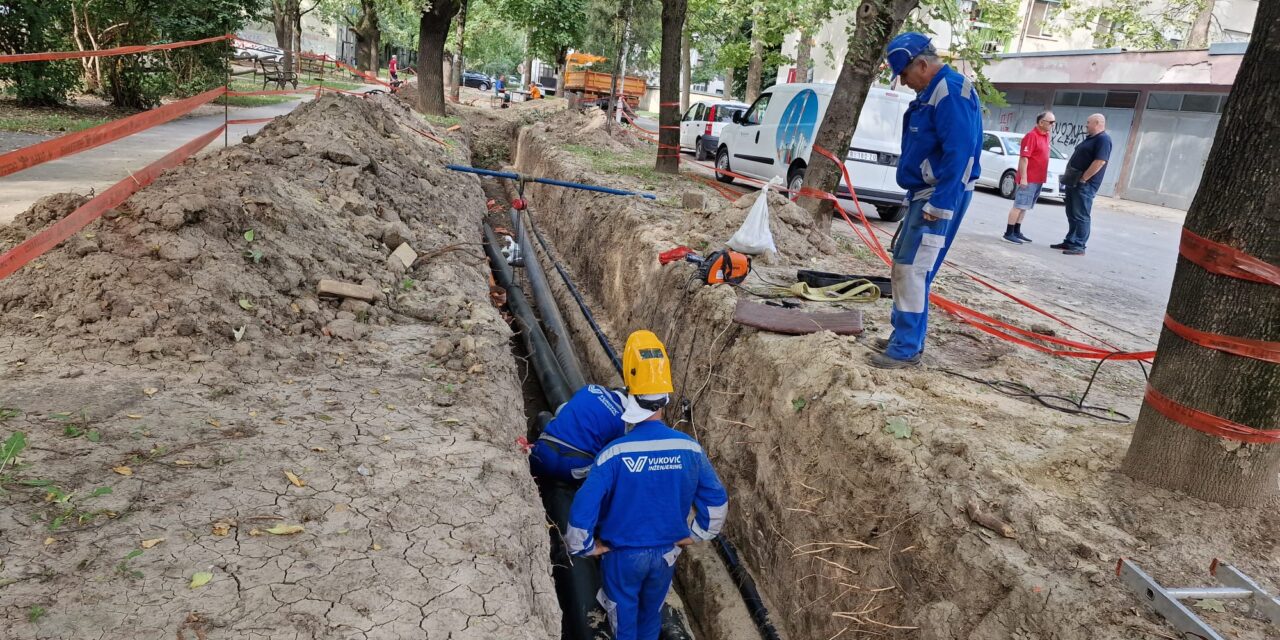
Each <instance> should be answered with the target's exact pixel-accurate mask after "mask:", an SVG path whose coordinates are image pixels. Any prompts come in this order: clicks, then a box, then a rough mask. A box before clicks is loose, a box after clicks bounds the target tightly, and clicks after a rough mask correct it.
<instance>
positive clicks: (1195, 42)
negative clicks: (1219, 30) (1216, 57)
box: [1187, 0, 1257, 49]
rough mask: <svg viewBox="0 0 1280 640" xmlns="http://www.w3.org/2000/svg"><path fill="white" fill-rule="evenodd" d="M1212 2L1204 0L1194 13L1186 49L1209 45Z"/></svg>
mask: <svg viewBox="0 0 1280 640" xmlns="http://www.w3.org/2000/svg"><path fill="white" fill-rule="evenodd" d="M1213 2H1214V0H1205V2H1204V6H1203V7H1201V8H1200V13H1198V14H1196V21H1195V22H1194V23H1193V24H1192V25H1191V34H1190V35H1188V36H1187V48H1188V49H1206V48H1208V47H1209V23H1211V22H1213ZM1254 24H1257V23H1256V22H1255V23H1254Z"/></svg>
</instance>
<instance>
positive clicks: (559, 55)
mask: <svg viewBox="0 0 1280 640" xmlns="http://www.w3.org/2000/svg"><path fill="white" fill-rule="evenodd" d="M568 70H569V48H568V47H561V48H560V51H558V52H556V97H559V98H566V99H567V98H568V97H569V94H568V93H566V92H565V90H564V75H565V73H567V72H568Z"/></svg>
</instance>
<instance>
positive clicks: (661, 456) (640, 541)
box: [565, 331, 729, 640]
mask: <svg viewBox="0 0 1280 640" xmlns="http://www.w3.org/2000/svg"><path fill="white" fill-rule="evenodd" d="M622 369H623V378H624V379H625V381H626V383H627V388H628V389H630V390H631V391H632V395H630V396H628V397H627V404H626V410H625V411H624V412H623V415H622V419H623V421H624V422H626V424H627V432H626V435H624V436H622V437H621V438H618V439H617V440H614V441H613V442H612V443H610V444H609V446H607V447H605V449H604V450H603V451H601V452H600V455H598V456H596V459H595V463H594V464H593V465H592V468H591V473H590V475H588V476H587V481H586V482H585V483H583V485H582V488H580V489H578V493H577V495H576V496H575V497H574V499H573V507H572V508H571V509H570V511H569V530H568V531H567V532H566V534H565V543H566V545H567V546H568V548H569V553H571V554H573V555H575V556H589V557H590V556H601V558H600V568H601V573H602V574H603V576H604V586H603V588H601V590H600V592H599V593H598V594H597V595H596V599H597V600H599V601H600V605H601V606H602V607H604V610H605V612H606V613H607V614H608V616H609V624H610V626H611V627H613V632H614V637H615V640H657V638H658V633H659V632H660V631H661V629H662V603H663V601H664V600H665V599H666V597H667V591H669V590H670V589H671V579H672V577H674V575H675V571H676V558H677V557H679V555H680V551H681V549H682V548H683V547H686V546H688V545H691V544H693V542H694V538H698V539H700V540H710V539H712V538H714V537H715V536H716V534H717V533H719V532H720V527H721V525H723V524H724V519H725V515H726V514H727V513H728V511H729V496H728V495H727V494H726V493H725V490H724V486H723V485H721V484H720V478H718V477H717V476H716V472H715V469H713V468H712V467H711V461H710V460H708V459H707V456H706V454H704V453H703V452H702V447H701V446H699V445H698V443H697V441H695V440H694V439H693V438H691V437H690V436H688V435H686V434H684V433H681V432H679V431H676V430H675V429H672V428H671V427H668V426H667V425H665V424H663V422H662V415H663V411H664V408H665V406H666V404H667V399H669V398H670V395H669V394H670V393H671V391H673V390H674V387H673V386H672V384H671V369H670V364H669V361H668V360H667V353H666V349H665V348H664V347H663V346H662V343H661V342H659V341H658V338H657V336H655V335H653V334H652V333H650V332H648V331H639V332H636V333H633V334H631V337H630V338H628V339H627V346H626V349H625V351H624V353H623V364H622ZM636 391H647V392H649V393H650V394H651V395H656V394H658V393H661V394H662V395H663V399H662V400H660V401H653V400H649V401H641V400H640V398H639V397H637V396H636V395H635V392H636ZM691 510H692V511H693V514H694V516H693V522H692V523H690V521H689V513H690V511H691Z"/></svg>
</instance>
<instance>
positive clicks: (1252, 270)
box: [1178, 228, 1280, 287]
mask: <svg viewBox="0 0 1280 640" xmlns="http://www.w3.org/2000/svg"><path fill="white" fill-rule="evenodd" d="M1178 253H1179V254H1181V255H1182V257H1184V258H1186V259H1187V260H1190V261H1192V262H1194V263H1196V264H1197V265H1199V266H1200V268H1202V269H1204V270H1205V271H1208V272H1209V273H1216V274H1218V275H1220V276H1227V277H1230V278H1238V279H1240V280H1248V281H1250V282H1257V283H1260V284H1269V285H1272V286H1276V287H1280V267H1277V266H1275V265H1273V264H1268V263H1266V262H1263V261H1262V260H1259V259H1257V258H1255V257H1253V256H1251V255H1249V254H1247V253H1245V252H1243V251H1241V250H1239V249H1237V248H1235V247H1229V246H1227V245H1225V244H1222V243H1219V242H1214V241H1212V240H1210V239H1208V238H1203V237H1201V236H1198V235H1196V234H1194V233H1192V232H1191V231H1190V230H1188V229H1185V228H1184V229H1183V230H1182V244H1181V245H1179V246H1178Z"/></svg>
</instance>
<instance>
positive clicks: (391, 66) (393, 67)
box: [387, 53, 400, 82]
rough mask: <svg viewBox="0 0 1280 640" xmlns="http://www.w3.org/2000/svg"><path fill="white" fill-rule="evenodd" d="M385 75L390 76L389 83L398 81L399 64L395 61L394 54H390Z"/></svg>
mask: <svg viewBox="0 0 1280 640" xmlns="http://www.w3.org/2000/svg"><path fill="white" fill-rule="evenodd" d="M387 73H390V74H391V81H392V82H395V81H397V80H399V79H400V63H399V62H397V61H396V56H395V54H394V53H393V54H391V62H388V63H387Z"/></svg>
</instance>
